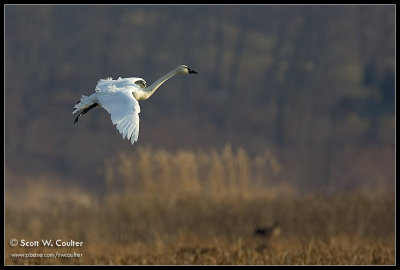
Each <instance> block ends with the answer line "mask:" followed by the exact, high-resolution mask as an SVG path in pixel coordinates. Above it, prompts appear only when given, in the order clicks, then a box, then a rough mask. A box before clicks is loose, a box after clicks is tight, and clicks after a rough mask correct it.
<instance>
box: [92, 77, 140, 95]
mask: <svg viewBox="0 0 400 270" xmlns="http://www.w3.org/2000/svg"><path fill="white" fill-rule="evenodd" d="M142 88H146V81H145V80H143V79H142V78H137V77H130V78H121V77H120V78H118V79H117V80H113V79H112V78H111V77H109V78H107V79H100V80H99V81H98V83H97V85H96V92H106V93H108V92H115V91H124V90H128V89H129V90H131V91H135V89H142Z"/></svg>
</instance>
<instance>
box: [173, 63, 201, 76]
mask: <svg viewBox="0 0 400 270" xmlns="http://www.w3.org/2000/svg"><path fill="white" fill-rule="evenodd" d="M176 73H177V74H192V73H193V74H197V72H196V71H194V70H193V69H190V68H189V67H188V66H186V65H180V66H178V67H177V68H176Z"/></svg>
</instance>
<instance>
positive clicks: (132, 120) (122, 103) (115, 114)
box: [72, 65, 197, 145]
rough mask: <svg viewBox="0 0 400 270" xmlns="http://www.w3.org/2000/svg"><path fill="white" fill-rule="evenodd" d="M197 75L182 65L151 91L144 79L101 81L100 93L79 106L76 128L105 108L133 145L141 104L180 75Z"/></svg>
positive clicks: (98, 84) (75, 107)
mask: <svg viewBox="0 0 400 270" xmlns="http://www.w3.org/2000/svg"><path fill="white" fill-rule="evenodd" d="M192 73H194V74H197V72H196V71H194V70H193V69H190V68H188V67H187V66H186V65H180V66H178V67H176V68H175V69H173V70H171V71H170V72H168V73H167V74H165V75H164V76H162V77H161V78H160V79H158V80H157V81H155V82H154V83H153V84H152V85H150V86H149V87H146V81H145V80H143V79H142V78H135V77H131V78H121V77H119V78H118V79H117V80H113V79H112V78H107V79H101V80H99V82H98V83H97V86H96V93H94V94H92V95H90V96H88V97H87V96H82V97H81V99H80V100H79V101H78V102H77V103H76V104H75V106H74V111H73V112H72V114H75V113H79V114H78V116H77V117H76V118H75V121H74V124H75V123H77V122H78V120H79V118H80V117H81V116H82V115H83V114H85V113H87V112H88V111H89V110H91V109H93V108H95V107H103V108H104V109H106V111H107V112H108V113H109V114H111V121H112V123H113V124H114V125H116V127H117V129H118V131H119V133H121V134H122V137H123V138H124V139H125V138H127V139H128V140H129V139H130V140H131V143H132V145H133V144H134V142H136V141H137V140H138V137H139V113H140V107H139V102H138V100H145V99H148V98H149V97H150V96H151V95H152V94H153V93H154V92H155V91H156V90H157V88H158V87H160V86H161V85H162V84H163V83H164V82H165V81H166V80H168V79H169V78H171V77H173V76H175V75H178V74H192Z"/></svg>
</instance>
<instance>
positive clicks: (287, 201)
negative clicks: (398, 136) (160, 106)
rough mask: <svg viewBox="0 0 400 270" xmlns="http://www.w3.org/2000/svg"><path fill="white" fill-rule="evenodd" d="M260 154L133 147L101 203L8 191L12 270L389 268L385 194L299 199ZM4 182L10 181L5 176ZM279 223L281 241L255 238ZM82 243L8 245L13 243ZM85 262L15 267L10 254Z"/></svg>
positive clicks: (114, 162) (389, 197) (41, 190)
mask: <svg viewBox="0 0 400 270" xmlns="http://www.w3.org/2000/svg"><path fill="white" fill-rule="evenodd" d="M280 170H281V168H280V165H279V163H278V161H277V160H276V159H275V158H274V157H273V156H272V155H271V154H270V153H268V152H265V153H264V154H263V155H261V156H257V157H249V156H248V154H247V153H246V152H245V151H244V150H243V149H238V150H236V151H234V150H233V149H232V148H231V147H230V146H227V147H225V148H224V149H223V150H222V151H221V152H217V151H210V152H200V151H199V152H189V151H179V152H167V151H163V150H158V151H153V150H150V149H138V151H136V152H135V153H134V154H132V155H130V156H128V155H126V154H121V155H119V156H117V157H115V158H112V159H109V160H107V161H105V166H104V168H103V170H102V173H103V175H104V181H105V184H106V187H107V188H106V192H105V194H103V195H102V196H95V195H94V194H92V193H90V192H87V191H84V190H83V189H81V188H77V187H70V186H67V185H65V184H63V185H61V184H59V183H58V184H57V183H54V182H56V181H55V180H54V179H53V180H52V181H49V179H35V178H32V179H31V180H28V181H25V183H24V184H23V185H22V186H18V187H15V188H13V187H12V186H10V187H8V188H7V189H6V198H5V201H6V207H5V210H6V220H5V221H6V222H5V226H6V233H5V240H6V245H5V247H6V253H5V256H6V257H5V263H6V264H8V265H10V264H88V265H92V264H96V265H98V264H107V265H108V264H114V265H119V264H135V265H136V264H158V265H166V264H178V265H182V264H217V265H219V264H236V265H237V264H250V265H259V264H290V265H294V264H340V265H349V264H351V265H353V264H357V265H365V264H394V263H395V240H394V239H395V223H394V220H395V206H394V204H395V198H394V194H393V192H388V193H386V194H374V193H372V192H368V193H367V192H362V193H361V192H360V193H355V192H352V193H337V194H332V195H324V196H322V195H319V194H303V195H299V194H297V193H296V192H295V191H294V190H293V189H292V188H290V186H289V185H283V184H280V183H281V179H280ZM7 181H11V179H7ZM275 221H278V222H279V224H280V227H281V231H282V233H281V235H280V237H275V238H263V237H260V236H256V235H254V234H253V231H254V229H255V228H257V227H258V226H269V225H271V224H272V223H274V222H275ZM12 238H16V239H18V240H21V239H26V240H31V241H33V240H39V241H40V240H41V239H53V241H55V240H56V239H62V240H70V239H73V240H75V241H83V242H84V246H83V247H72V248H55V247H20V246H17V247H11V246H10V245H9V244H8V242H9V241H10V239H12ZM55 252H59V253H74V252H76V253H81V254H82V258H14V257H12V255H11V254H15V253H21V254H26V253H39V254H44V253H55Z"/></svg>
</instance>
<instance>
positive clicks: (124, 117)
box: [98, 91, 140, 144]
mask: <svg viewBox="0 0 400 270" xmlns="http://www.w3.org/2000/svg"><path fill="white" fill-rule="evenodd" d="M98 100H99V102H100V105H101V106H102V107H103V108H104V109H106V110H107V111H108V112H109V113H110V114H111V121H112V122H113V124H114V125H116V127H117V129H118V131H119V133H121V134H122V137H123V138H124V139H125V138H127V139H128V140H129V139H130V140H131V143H132V144H133V143H134V142H136V141H137V139H138V137H139V113H140V106H139V102H138V101H137V100H136V99H135V98H134V97H133V94H132V92H131V91H118V92H112V93H108V94H106V93H104V94H100V95H98Z"/></svg>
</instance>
